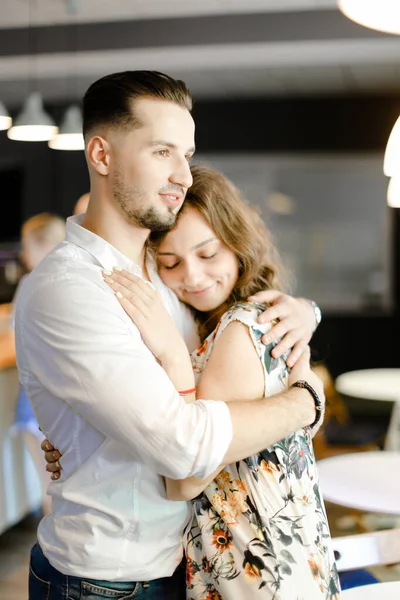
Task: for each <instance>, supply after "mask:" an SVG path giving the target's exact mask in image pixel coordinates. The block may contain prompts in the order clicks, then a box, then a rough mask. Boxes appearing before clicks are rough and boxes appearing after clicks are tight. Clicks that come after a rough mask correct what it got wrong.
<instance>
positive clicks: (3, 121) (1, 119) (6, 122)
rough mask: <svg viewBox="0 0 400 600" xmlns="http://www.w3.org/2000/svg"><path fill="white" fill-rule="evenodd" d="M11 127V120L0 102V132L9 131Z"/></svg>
mask: <svg viewBox="0 0 400 600" xmlns="http://www.w3.org/2000/svg"><path fill="white" fill-rule="evenodd" d="M11 125H12V119H11V117H10V115H9V114H8V112H7V109H6V107H5V106H4V104H3V103H2V102H0V131H4V130H5V129H9V128H10V127H11Z"/></svg>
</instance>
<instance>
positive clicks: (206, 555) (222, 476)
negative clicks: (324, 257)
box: [114, 166, 340, 600]
mask: <svg viewBox="0 0 400 600" xmlns="http://www.w3.org/2000/svg"><path fill="white" fill-rule="evenodd" d="M192 174H193V179H194V181H193V186H192V187H191V188H190V190H189V192H188V194H187V198H186V201H185V204H184V208H183V210H182V211H181V214H180V217H179V219H178V223H177V225H176V226H175V228H174V229H173V230H172V231H171V232H169V233H168V234H166V235H165V234H164V235H162V236H161V239H158V240H156V241H155V244H156V251H157V257H158V267H159V273H160V276H161V277H162V279H163V281H164V282H165V283H166V284H167V285H168V286H169V287H171V288H172V289H173V290H174V291H175V292H176V293H177V295H178V297H179V298H180V299H181V300H183V301H184V302H186V303H187V304H189V305H191V306H192V307H193V309H194V311H195V314H196V317H197V319H198V322H199V331H200V335H201V336H202V337H203V339H204V341H203V343H202V345H201V346H200V347H199V348H198V349H197V350H196V351H195V352H194V353H193V354H192V357H191V358H192V365H193V369H194V373H195V377H196V385H197V394H198V397H199V398H219V399H226V400H227V401H228V400H231V399H233V400H242V401H244V400H248V399H254V398H256V397H259V398H262V397H264V396H272V395H274V394H277V393H279V392H282V391H283V390H285V389H286V388H287V387H288V385H289V384H292V383H294V382H295V381H296V380H298V379H306V380H308V381H309V383H311V385H316V384H315V383H314V382H315V374H313V373H312V371H311V369H310V368H309V358H308V357H307V356H305V358H303V359H302V360H300V361H298V363H300V364H296V366H295V367H294V368H293V369H292V370H291V372H290V373H289V371H288V368H287V365H286V362H285V357H284V356H283V357H281V358H278V359H275V358H272V356H271V350H272V347H273V345H274V344H272V345H269V346H266V345H264V344H263V343H262V342H261V339H260V338H261V336H262V335H263V333H265V332H266V331H267V330H268V329H269V328H270V327H271V325H270V324H267V325H264V326H261V325H260V324H259V323H258V322H257V316H258V315H259V314H260V312H262V311H263V310H264V309H265V306H263V305H258V304H255V303H248V302H246V299H247V298H248V297H249V296H250V295H251V294H253V293H254V292H255V291H257V290H258V289H264V288H265V287H271V288H272V287H274V288H276V287H277V286H278V285H279V279H278V273H279V270H280V267H279V261H278V258H277V254H276V250H275V249H274V247H273V245H272V243H271V239H270V236H269V234H268V232H267V231H266V229H265V227H264V225H263V223H262V221H261V219H260V218H259V216H258V214H257V213H255V211H254V210H253V209H251V207H250V206H249V205H247V204H246V203H245V202H244V201H243V200H242V199H241V198H240V195H239V192H238V190H237V189H236V188H235V187H234V186H233V185H232V184H231V182H229V181H228V180H227V179H226V178H225V177H224V176H223V175H221V174H220V173H218V172H216V171H214V170H212V169H208V168H204V167H199V166H196V167H192ZM131 279H134V278H132V277H131ZM119 283H120V284H125V286H127V287H125V288H124V287H123V285H119V286H118V289H119V290H120V291H121V292H122V293H123V296H124V300H123V301H122V303H123V307H124V308H125V310H127V312H128V314H130V313H129V306H130V303H129V301H128V298H129V297H130V296H129V294H128V289H127V288H129V286H131V287H130V289H131V290H132V289H134V294H135V296H136V300H134V302H135V304H137V299H138V298H140V299H141V300H144V301H145V298H144V296H141V294H142V290H141V289H139V288H140V286H136V285H135V281H133V282H130V281H129V275H128V274H127V273H124V274H122V275H121V277H120V278H119ZM142 287H143V286H142ZM146 287H147V288H148V286H146ZM114 289H116V287H114ZM146 292H147V290H146ZM152 293H153V292H152V291H151V294H152ZM155 295H156V292H154V297H153V298H152V297H151V295H150V300H151V301H150V304H149V306H150V310H153V307H154V313H153V314H152V313H151V312H150V313H149V314H148V315H147V317H149V315H150V317H151V318H147V324H146V326H145V327H144V326H143V324H142V323H141V322H140V320H137V316H134V315H132V314H131V316H132V318H134V320H135V322H136V324H137V325H138V327H139V329H140V331H141V333H142V335H143V337H144V340H145V342H146V343H148V344H149V347H152V336H154V337H155V338H156V339H157V344H159V343H160V337H161V334H160V331H162V330H163V327H162V322H163V321H162V317H161V320H160V318H159V314H160V313H159V311H161V312H163V311H165V309H164V308H163V307H162V306H160V304H161V303H157V302H156V298H155ZM149 306H148V308H149ZM157 311H158V312H157ZM166 318H168V316H167V315H166ZM165 343H166V347H167V349H168V351H169V352H170V354H172V355H173V354H174V352H175V346H174V344H173V340H172V339H171V336H170V334H168V336H166V342H165ZM170 376H171V379H172V380H173V375H170ZM313 433H314V432H313V431H312V430H311V429H310V428H309V427H307V428H304V429H301V430H300V431H296V432H295V433H293V434H292V435H289V436H288V437H286V438H284V439H282V440H281V441H279V442H278V443H276V444H274V445H273V446H272V447H270V448H266V449H265V450H264V451H263V452H261V453H259V454H256V455H254V456H250V457H249V458H247V459H246V460H242V461H239V462H237V463H236V464H233V465H232V464H231V465H227V466H225V468H224V469H223V470H221V471H220V472H219V473H218V474H215V475H214V476H213V477H211V478H210V480H208V481H199V480H197V479H196V478H190V479H189V480H185V481H181V482H177V481H174V480H166V489H167V494H168V496H169V497H170V498H172V499H176V500H179V499H188V498H193V500H192V503H193V513H194V516H193V520H192V522H191V523H190V524H189V526H188V528H187V531H186V532H185V536H184V544H185V553H186V561H187V577H186V580H187V598H188V600H220V599H223V600H246V599H253V598H254V599H256V598H257V599H258V598H260V599H261V600H317V599H318V600H327V599H330V600H337V599H338V598H340V584H339V578H338V573H337V569H336V565H335V561H334V557H333V552H332V547H331V537H330V532H329V526H328V521H327V517H326V513H325V508H324V503H323V500H322V497H321V492H320V489H319V482H318V473H317V469H316V461H315V457H314V452H313V446H312V435H313Z"/></svg>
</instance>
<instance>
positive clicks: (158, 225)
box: [112, 171, 177, 232]
mask: <svg viewBox="0 0 400 600" xmlns="http://www.w3.org/2000/svg"><path fill="white" fill-rule="evenodd" d="M112 184H113V190H112V192H113V196H114V198H115V200H116V202H117V204H118V206H119V207H120V209H121V210H122V212H123V213H124V215H125V216H126V217H127V219H128V221H129V223H131V224H132V225H136V226H139V227H143V229H149V230H150V231H153V232H162V231H168V230H169V229H171V228H172V227H173V226H174V225H175V223H176V219H177V215H176V214H175V213H174V212H173V208H172V207H166V208H167V212H166V213H161V211H158V210H157V209H156V208H155V207H154V206H146V204H148V197H147V194H146V193H145V192H144V191H143V190H141V189H139V188H135V187H128V186H125V185H124V183H123V181H122V176H121V172H120V171H116V172H115V173H114V175H113V181H112Z"/></svg>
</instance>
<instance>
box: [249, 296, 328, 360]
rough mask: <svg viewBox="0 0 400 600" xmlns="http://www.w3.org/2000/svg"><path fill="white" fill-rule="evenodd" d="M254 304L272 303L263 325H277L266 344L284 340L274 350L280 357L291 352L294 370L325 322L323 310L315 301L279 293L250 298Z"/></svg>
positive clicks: (260, 319) (267, 310)
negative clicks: (318, 328)
mask: <svg viewBox="0 0 400 600" xmlns="http://www.w3.org/2000/svg"><path fill="white" fill-rule="evenodd" d="M248 300H249V301H251V302H260V303H261V304H269V307H268V308H267V309H266V310H265V311H264V312H263V313H261V314H260V315H259V317H258V319H257V321H258V322H259V323H268V322H275V324H274V325H273V326H272V328H271V329H270V330H269V331H268V333H266V334H265V335H264V336H263V338H262V341H263V342H264V343H265V344H270V343H271V342H274V341H276V340H278V339H279V338H280V341H279V343H278V344H277V345H276V346H275V348H274V349H273V351H272V356H274V358H278V357H279V356H281V355H282V354H283V353H284V352H286V350H290V354H289V356H288V358H287V361H286V362H287V365H288V367H293V365H294V364H295V362H296V361H297V359H298V358H299V357H300V356H301V354H302V352H303V351H304V350H305V348H306V347H307V346H308V343H309V341H310V340H311V337H312V335H313V333H314V331H315V330H316V328H317V327H318V325H319V322H320V321H321V311H320V309H319V307H318V306H317V305H316V304H315V302H313V301H312V300H308V299H307V298H295V297H294V296H289V295H288V294H284V293H282V292H280V291H278V290H264V291H263V292H258V293H257V294H255V295H254V296H251V297H250V298H248Z"/></svg>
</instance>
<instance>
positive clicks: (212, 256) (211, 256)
mask: <svg viewBox="0 0 400 600" xmlns="http://www.w3.org/2000/svg"><path fill="white" fill-rule="evenodd" d="M215 256H217V252H214V254H209V255H208V256H207V255H203V256H200V258H204V259H205V260H208V259H209V258H214V257H215Z"/></svg>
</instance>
